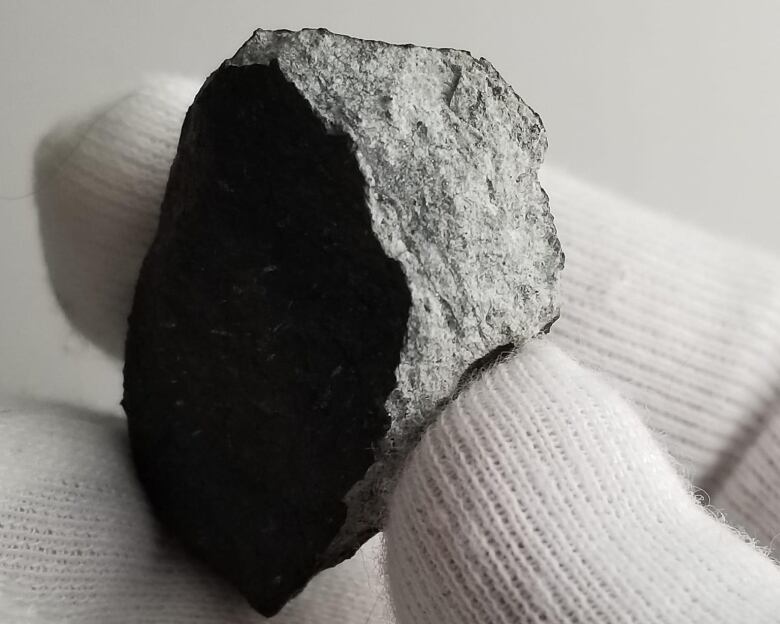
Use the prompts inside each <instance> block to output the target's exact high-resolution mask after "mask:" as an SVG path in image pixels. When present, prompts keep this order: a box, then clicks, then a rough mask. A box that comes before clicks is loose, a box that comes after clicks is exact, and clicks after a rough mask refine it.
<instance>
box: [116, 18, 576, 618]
mask: <svg viewBox="0 0 780 624" xmlns="http://www.w3.org/2000/svg"><path fill="white" fill-rule="evenodd" d="M545 148H546V138H545V133H544V128H543V126H542V123H541V120H540V119H539V117H538V116H537V115H536V113H534V112H533V111H532V110H531V109H530V108H529V107H528V106H527V105H526V104H525V103H524V102H523V101H522V100H521V99H520V98H519V97H518V96H517V95H516V94H515V92H514V91H513V90H512V88H511V87H510V86H509V85H508V84H507V83H506V82H505V81H504V80H503V79H502V78H501V77H500V76H499V75H498V73H497V72H496V70H495V69H494V68H493V66H492V65H491V64H490V63H489V62H487V61H486V60H485V59H475V58H474V57H472V56H471V55H470V54H469V53H468V52H464V51H460V50H451V49H441V50H439V49H431V48H424V47H416V46H410V45H404V46H401V45H390V44H387V43H383V42H379V41H363V40H360V39H354V38H351V37H346V36H342V35H336V34H333V33H330V32H328V31H326V30H302V31H300V32H290V31H264V30H258V31H257V32H255V33H254V35H253V36H252V37H251V39H249V41H247V42H246V44H244V46H243V47H242V48H241V49H240V50H239V51H238V53H237V54H236V55H235V56H234V57H233V58H232V59H230V60H228V61H226V62H225V63H223V65H222V66H221V67H220V68H219V69H218V70H216V71H215V72H214V73H213V74H212V75H211V76H210V77H209V78H208V80H207V81H206V82H205V84H204V85H203V87H202V88H201V90H200V92H199V94H198V95H197V97H196V99H195V101H194V103H193V105H192V107H191V108H190V110H189V112H188V114H187V118H186V120H185V122H184V127H183V129H182V133H181V138H180V141H179V149H178V154H177V156H176V159H175V162H174V163H173V165H172V167H171V173H170V179H169V181H168V187H167V190H166V194H165V199H164V201H163V205H162V211H161V216H160V222H159V227H158V231H157V235H156V238H155V240H154V243H153V245H152V247H151V249H150V250H149V253H148V255H147V257H146V259H145V261H144V264H143V268H142V270H141V274H140V277H139V280H138V285H137V289H136V293H135V300H134V303H133V309H132V314H131V316H130V323H129V333H128V337H127V348H126V364H125V394H124V400H123V405H124V408H125V411H126V412H127V416H128V422H129V430H130V436H131V441H132V448H133V454H134V457H135V461H136V464H137V468H138V473H139V475H140V478H141V480H142V482H143V484H144V485H145V487H146V489H147V491H148V493H149V496H150V499H151V501H152V504H153V506H154V508H155V510H156V511H157V513H158V514H159V516H160V517H161V519H162V520H163V521H164V522H165V523H166V524H167V525H168V526H169V527H171V528H172V529H173V530H174V531H175V533H176V534H178V535H179V536H180V537H181V539H182V540H183V541H184V542H185V543H186V544H187V545H188V546H189V547H190V548H191V549H192V550H194V551H195V552H196V553H197V554H198V555H200V556H201V557H202V558H203V559H205V560H206V561H207V562H209V563H210V564H211V565H212V566H213V567H214V568H215V569H216V570H218V571H219V572H221V573H222V574H223V575H224V576H226V577H227V578H229V579H230V580H231V581H232V582H233V583H234V584H235V585H236V586H237V587H238V588H239V589H240V590H241V591H242V592H243V593H244V595H245V596H246V597H247V598H248V599H249V601H250V602H251V604H252V605H253V606H254V607H255V608H256V609H257V610H259V611H260V612H261V613H264V614H267V615H269V614H273V613H275V612H276V611H277V610H279V609H280V608H281V607H282V605H284V603H285V602H286V601H287V600H288V599H289V598H290V597H291V596H293V595H294V594H296V593H297V592H298V591H300V590H301V588H302V587H303V586H304V585H305V584H306V582H307V581H308V580H309V579H310V578H311V577H312V576H313V575H314V574H315V573H316V572H317V571H319V570H321V569H323V568H326V567H328V566H332V565H334V564H336V563H338V562H339V561H341V560H343V559H344V558H346V557H349V556H351V555H352V554H354V552H355V551H356V550H357V549H358V548H359V546H360V545H361V544H362V543H363V542H364V541H365V540H367V539H368V538H369V537H370V536H371V535H372V534H374V533H375V532H376V531H378V530H380V529H381V527H382V520H383V514H384V511H385V502H386V499H387V495H388V493H389V491H390V490H391V488H392V485H393V481H394V478H395V477H396V475H397V473H398V469H399V467H400V465H401V463H402V461H403V459H404V457H405V456H406V455H407V454H408V453H409V451H410V450H411V449H412V448H413V447H414V445H415V443H416V442H417V440H418V439H419V438H420V436H421V435H422V433H423V432H424V430H425V428H426V426H427V425H428V424H430V423H431V421H432V420H433V419H434V418H435V417H436V415H437V413H439V412H440V410H441V407H442V406H443V405H444V404H446V402H447V400H448V399H449V398H451V397H452V396H453V394H454V393H456V392H457V391H458V389H459V388H460V384H461V383H462V382H463V380H466V379H468V378H470V377H471V376H472V375H473V373H474V370H475V369H478V368H480V367H481V366H482V365H484V364H486V363H487V362H489V360H491V359H492V358H494V357H495V356H497V355H499V354H502V353H506V352H509V351H511V350H512V349H514V348H515V347H517V346H519V345H521V344H522V343H523V342H524V341H525V340H527V339H529V338H531V337H533V336H535V335H536V334H538V333H539V332H540V331H544V330H545V328H547V327H548V326H549V324H550V323H551V322H552V321H553V320H554V319H555V318H556V317H557V313H558V308H557V295H556V292H557V287H556V284H557V276H558V272H559V269H560V268H561V266H562V263H563V255H562V253H561V250H560V245H559V243H558V240H557V238H556V235H555V228H554V226H553V221H552V217H551V215H550V212H549V210H548V207H547V197H546V195H545V193H544V191H543V190H542V188H541V187H540V185H539V181H538V179H537V169H538V167H539V165H540V163H541V161H542V157H543V154H544V150H545Z"/></svg>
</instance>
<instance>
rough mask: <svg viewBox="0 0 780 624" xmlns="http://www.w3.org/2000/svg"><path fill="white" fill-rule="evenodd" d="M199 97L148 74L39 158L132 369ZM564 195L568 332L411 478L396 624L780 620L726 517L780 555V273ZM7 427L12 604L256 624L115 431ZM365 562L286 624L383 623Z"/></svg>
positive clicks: (443, 424)
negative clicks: (140, 274)
mask: <svg viewBox="0 0 780 624" xmlns="http://www.w3.org/2000/svg"><path fill="white" fill-rule="evenodd" d="M195 90H196V85H195V84H194V83H192V82H189V81H183V80H178V79H177V80H162V81H158V82H155V83H151V84H149V85H147V86H146V87H144V88H143V89H141V90H140V91H138V92H136V93H134V94H131V95H130V96H127V97H125V98H123V99H122V100H121V101H119V102H117V103H115V104H114V105H112V106H110V107H108V108H106V109H104V110H103V111H102V112H101V113H100V114H99V115H97V116H95V117H93V118H91V119H89V120H87V121H86V122H83V123H80V124H77V125H76V126H70V127H65V126H63V127H60V128H59V129H58V130H57V131H56V132H55V133H53V134H51V135H49V136H48V137H47V138H46V139H45V140H44V141H43V142H42V144H41V147H40V149H39V152H38V159H37V166H36V174H37V180H36V188H37V189H38V193H37V198H38V202H39V207H40V222H41V232H42V235H43V242H44V249H45V252H46V259H47V263H48V266H49V272H50V277H51V280H52V285H53V287H54V290H55V292H57V294H58V298H59V300H60V301H61V303H62V304H63V308H64V309H65V311H66V312H67V313H68V315H69V318H70V319H71V320H72V321H73V323H74V325H75V326H76V327H77V328H79V329H80V330H81V331H82V332H83V333H84V334H85V335H87V336H88V337H90V338H91V339H92V340H93V341H95V342H96V343H97V344H99V345H101V346H102V347H103V348H104V349H105V350H107V351H109V352H111V353H114V354H119V353H121V346H122V344H123V340H124V332H125V329H126V328H125V318H126V314H127V310H128V306H129V301H130V299H131V297H132V286H133V284H134V281H135V276H136V275H137V271H138V266H139V265H140V262H141V260H142V258H143V255H144V253H145V251H146V246H147V245H148V241H149V240H150V238H151V236H152V235H153V232H154V228H155V225H156V215H157V211H158V209H159V203H160V200H161V196H162V191H163V189H164V186H165V181H166V179H167V169H168V166H169V164H170V161H171V159H172V157H173V153H174V151H175V145H176V141H177V138H178V131H179V127H180V123H181V120H182V119H183V116H184V112H185V110H186V107H187V105H188V103H189V101H191V98H192V96H193V94H194V92H195ZM542 182H543V184H544V186H545V188H546V190H547V191H548V193H549V194H550V204H551V206H552V209H553V212H554V214H555V215H556V224H557V226H558V228H559V234H560V238H561V241H562V244H563V247H564V249H565V251H566V254H567V265H566V269H565V271H564V273H563V282H562V285H563V305H562V318H561V319H560V320H559V321H558V322H557V323H556V324H555V325H554V327H553V329H552V332H551V335H550V336H549V337H548V338H547V339H545V340H544V341H540V342H537V343H533V344H531V345H529V347H528V348H527V349H526V350H524V351H523V352H522V353H520V354H519V355H518V356H517V357H515V358H514V359H512V360H511V361H509V362H506V363H504V364H502V365H501V366H499V367H496V368H495V369H493V370H491V371H490V372H489V373H488V374H487V375H486V376H485V377H483V378H482V379H481V380H480V381H477V382H476V383H475V384H473V385H472V386H471V387H470V388H469V390H468V391H467V392H466V393H464V394H463V395H462V396H461V397H460V398H459V399H458V401H457V402H456V403H454V404H453V405H451V406H450V407H449V408H448V409H447V410H446V411H445V413H444V414H443V415H442V418H441V420H440V421H439V423H438V424H437V425H436V426H435V427H434V428H432V429H431V430H430V431H429V433H428V434H427V435H426V436H425V437H424V438H423V440H422V441H421V443H420V445H419V447H418V448H417V450H416V451H415V453H414V455H413V456H412V458H411V460H410V462H409V464H408V465H407V466H406V468H405V470H404V472H403V474H402V477H401V481H400V483H399V486H398V490H397V491H396V493H395V496H394V497H393V499H392V500H391V517H390V526H389V528H388V532H387V537H386V553H385V558H386V568H387V571H388V579H389V584H390V587H391V589H392V595H393V599H394V600H393V607H394V609H395V611H396V614H397V619H398V621H399V622H404V623H406V622H437V623H439V622H446V623H450V622H452V623H458V622H491V623H492V622H541V621H546V622H562V623H566V624H568V623H573V622H578V623H584V624H588V623H590V622H604V623H606V624H612V623H613V622H621V623H623V622H675V623H676V622H683V621H684V622H702V623H705V622H706V623H711V622H715V623H717V622H727V621H728V622H746V623H747V622H750V623H751V624H752V623H758V624H762V623H764V622H780V615H778V614H780V605H778V602H777V600H778V594H779V593H780V583H778V579H777V576H778V573H777V569H776V567H775V566H774V564H773V563H772V561H771V560H770V559H769V558H767V557H766V556H764V555H763V554H762V552H761V551H760V550H759V549H757V548H756V547H754V546H753V545H750V544H748V543H746V541H745V540H746V539H748V538H746V537H742V536H741V535H742V534H737V533H735V532H734V531H733V530H732V529H730V528H729V527H728V525H726V524H724V523H723V521H722V519H721V517H720V514H721V512H723V513H725V515H726V518H727V519H728V520H729V521H730V522H731V523H732V524H735V525H738V526H740V527H742V528H744V529H745V531H746V532H747V535H749V536H750V537H752V538H755V539H757V540H759V543H760V545H761V547H763V548H769V547H770V546H771V545H773V540H774V543H776V542H777V540H775V539H774V538H775V537H776V536H777V535H778V533H780V522H779V520H780V488H779V487H778V483H780V468H779V466H780V462H778V461H777V459H776V458H777V457H778V456H780V453H779V452H778V451H780V430H779V427H780V424H778V423H780V410H779V409H778V407H780V406H778V403H777V396H778V381H780V374H779V373H780V293H779V292H778V287H779V285H780V268H778V263H777V261H776V260H775V259H774V258H772V257H770V256H768V255H766V254H762V253H760V252H756V251H754V250H749V249H746V248H744V247H742V246H739V245H735V244H732V243H728V242H726V241H722V240H720V239H718V238H717V237H714V236H711V235H708V234H703V233H701V232H699V231H698V230H696V229H694V228H691V227H689V226H685V225H681V224H679V223H678V222H676V221H674V220H673V219H670V218H666V217H661V216H659V215H657V214H655V213H653V212H650V211H647V210H645V209H643V208H641V207H638V206H636V205H634V204H632V203H631V202H628V201H626V200H624V199H622V198H619V197H615V196H612V195H611V194H609V193H606V192H604V191H602V190H599V189H594V188H592V187H590V186H587V185H585V184H583V183H581V182H579V181H576V180H575V179H573V178H572V177H570V176H568V175H566V174H562V173H560V172H555V171H552V170H550V168H549V167H547V166H545V168H544V169H543V171H542ZM567 353H568V354H567ZM569 354H570V355H569ZM572 356H573V357H572ZM575 358H576V359H577V360H579V362H580V364H578V363H577V362H576V361H575ZM593 371H597V373H596V374H594V372H593ZM74 423H75V424H74ZM84 423H87V424H84ZM0 426H2V427H3V429H2V431H3V435H2V436H0V446H2V448H0V464H2V465H0V525H2V526H1V527H0V614H9V613H14V616H13V617H14V618H17V619H12V620H11V621H20V622H26V621H36V622H37V621H65V622H91V621H96V622H97V621H101V622H102V621H105V622H140V621H143V622H154V621H158V620H159V621H166V622H179V621H182V622H183V621H198V619H197V617H206V616H199V615H198V613H199V611H198V609H200V608H201V607H202V613H204V614H219V616H215V617H216V618H217V621H223V620H224V619H227V620H228V621H242V620H241V619H240V618H241V617H244V611H242V610H241V607H238V606H236V605H235V604H234V602H233V598H234V597H233V595H232V592H231V591H230V590H229V589H225V588H224V586H222V585H221V584H220V583H219V581H216V580H214V579H211V578H210V576H208V572H206V571H204V570H202V569H200V568H198V567H197V566H194V564H193V563H192V562H191V561H190V560H189V559H188V558H186V557H185V556H184V555H182V554H181V553H180V552H179V550H178V549H177V547H176V546H175V544H171V543H169V542H167V541H165V540H166V538H164V537H162V536H161V534H160V532H159V528H158V527H157V526H156V524H154V523H153V522H152V521H151V520H149V518H148V515H147V511H146V508H145V503H144V502H143V496H142V494H141V492H140V491H139V490H138V489H137V486H136V485H135V483H134V481H133V477H132V474H131V471H130V470H129V467H128V465H127V458H126V449H125V447H124V444H125V443H124V442H123V441H122V440H121V435H122V434H121V430H119V429H112V427H115V426H116V425H115V424H114V425H106V424H104V423H103V422H102V420H100V418H99V417H97V416H95V417H92V416H90V417H88V418H87V419H86V421H83V422H82V420H81V417H80V416H78V415H75V420H74V415H73V414H72V413H71V412H68V414H63V413H60V412H59V411H58V410H51V409H49V408H42V407H40V406H33V407H31V406H27V407H25V408H23V409H17V408H9V411H8V412H7V413H5V414H0ZM93 429H94V430H95V431H97V433H95V431H93ZM104 429H105V430H106V431H108V433H101V432H103V431H104ZM90 431H92V433H90ZM667 450H668V452H670V453H671V458H670V456H669V454H668V453H667ZM8 466H12V468H8ZM689 478H690V479H692V480H693V483H694V484H695V485H697V486H702V485H703V486H704V487H706V489H707V493H706V494H704V493H702V492H701V491H700V490H697V489H694V488H692V487H691V486H690V485H688V481H687V480H688V479H689ZM67 484H70V485H67ZM73 484H77V485H73ZM84 493H87V494H88V496H87V497H86V498H83V496H84V495H85V494H84ZM709 497H711V499H712V506H711V507H704V506H703V504H706V503H707V502H708V501H709ZM30 501H32V504H31V502H30ZM63 501H65V502H63ZM90 509H94V510H96V511H95V512H94V513H91V512H90V511H89V510H90ZM8 510H10V511H8ZM19 510H21V511H19ZM3 513H5V515H4V516H3V515H2V514H3ZM72 518H76V519H78V521H77V522H75V524H74V523H73V522H72ZM74 526H77V527H81V528H80V529H79V530H81V531H82V535H86V536H88V540H87V541H88V542H89V544H90V549H91V551H92V553H91V554H90V555H89V556H88V557H87V556H85V555H84V552H85V551H84V549H83V548H80V547H71V546H68V544H72V543H73V542H72V540H73V539H74V538H73V534H72V531H73V527H74ZM79 544H80V545H81V544H82V543H81V542H80V543H79ZM63 545H66V548H65V550H66V551H67V553H68V554H67V556H65V555H63V552H64V551H63ZM372 552H373V551H371V552H369V553H368V556H370V555H371V553H372ZM367 561H369V559H363V558H361V559H360V560H359V561H358V563H357V567H355V564H354V561H353V562H350V564H348V566H349V565H352V566H353V567H348V566H345V567H339V568H337V569H336V570H334V571H332V573H333V575H332V576H327V575H326V576H324V577H320V578H318V580H316V581H315V583H314V584H313V585H312V586H310V587H309V588H308V589H307V590H306V591H305V592H304V594H303V595H302V596H301V597H300V598H299V599H298V601H297V602H296V603H294V604H293V605H291V607H290V608H291V609H297V610H295V611H294V614H291V615H288V616H287V617H289V618H290V619H289V620H288V621H290V622H293V621H295V622H310V621H311V622H321V623H327V622H337V621H343V622H353V621H354V622H362V621H368V622H374V621H377V622H379V621H386V620H385V619H384V618H389V617H390V616H389V615H387V613H386V612H385V611H384V610H385V609H387V604H386V602H385V598H384V593H383V591H382V579H381V578H379V577H378V575H377V572H376V569H377V567H375V566H373V565H371V564H368V563H366V562H367ZM95 562H99V564H97V563H95ZM193 566H194V567H193ZM355 570H358V572H355ZM340 575H343V576H340ZM323 578H324V579H325V580H321V579H323ZM53 579H54V580H53ZM321 583H325V585H326V587H327V588H328V589H320V584H321ZM63 588H65V589H63ZM223 592H224V593H223ZM190 601H191V602H192V605H196V606H195V607H192V608H190V607H187V606H182V605H187V604H188V603H189V602H190ZM296 604H297V605H298V607H296V606H295V605H296ZM177 605H178V606H177ZM33 611H35V612H36V613H37V614H38V615H35V616H32V615H30V618H33V619H30V620H25V619H23V618H22V615H20V614H30V613H32V612H33ZM158 611H159V613H160V615H159V616H157V615H156V613H157V612H158ZM223 614H229V615H224V616H223ZM234 614H235V615H234ZM25 617H26V615H25ZM40 617H43V618H44V619H39V618H40ZM155 617H158V620H155V619H154V618H155ZM175 617H179V618H180V619H175ZM246 617H251V616H249V615H247V616H246ZM280 617H284V615H283V616H280ZM544 617H546V618H547V619H546V620H545V619H544ZM10 618H11V616H10V615H7V616H6V619H10ZM90 618H92V619H90ZM100 618H102V619H100ZM134 618H135V619H134ZM162 618H168V619H162ZM187 618H190V619H187ZM220 618H222V619H220ZM231 618H233V619H231ZM339 618H340V619H339ZM280 621H284V620H283V619H282V620H280Z"/></svg>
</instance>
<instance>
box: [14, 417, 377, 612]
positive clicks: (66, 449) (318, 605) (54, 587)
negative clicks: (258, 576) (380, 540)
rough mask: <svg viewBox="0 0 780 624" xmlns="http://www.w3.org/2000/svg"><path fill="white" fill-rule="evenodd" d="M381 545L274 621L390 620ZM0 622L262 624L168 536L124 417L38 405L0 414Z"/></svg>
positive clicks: (323, 579) (318, 582)
mask: <svg viewBox="0 0 780 624" xmlns="http://www.w3.org/2000/svg"><path fill="white" fill-rule="evenodd" d="M375 546H376V543H374V544H373V545H370V546H369V548H368V549H366V550H364V551H361V553H359V554H358V555H357V556H356V557H355V558H353V559H352V560H350V561H349V562H346V563H345V564H344V565H342V566H339V567H338V568H335V569H332V570H329V571H327V572H326V573H324V574H322V575H320V576H318V577H317V578H316V579H315V580H314V581H313V582H312V583H311V584H310V585H309V587H307V588H306V590H304V592H303V593H302V594H301V595H300V596H298V597H297V598H296V599H295V600H294V601H293V602H291V603H290V604H288V605H287V606H286V607H285V609H284V610H283V611H282V612H281V613H280V614H279V615H278V616H277V618H276V619H275V620H274V621H275V622H282V623H289V624H298V623H315V622H316V623H317V624H328V623H332V624H337V623H338V624H342V623H346V624H358V623H359V624H365V623H366V622H370V623H387V622H389V621H390V620H389V614H388V612H387V608H386V604H387V603H386V602H385V600H384V594H383V586H382V583H381V582H380V577H379V576H378V575H377V573H376V568H377V567H378V566H376V565H375V563H374V561H373V560H372V557H373V552H374V550H375ZM0 620H2V621H3V622H43V623H49V622H51V623H53V622H57V623H58V624H59V623H68V624H69V623H71V622H72V623H78V624H179V623H185V622H186V623H188V624H189V623H194V622H204V623H205V622H208V623H209V624H211V623H213V622H230V623H231V624H232V623H236V624H239V623H243V622H247V623H248V622H261V621H264V619H263V618H262V617H260V616H259V615H257V614H256V613H254V612H253V611H251V610H250V608H249V607H248V606H247V604H246V602H245V600H244V599H243V598H242V597H241V596H239V595H238V594H237V593H236V592H234V591H233V590H232V589H231V588H230V587H227V586H226V585H225V584H224V583H223V582H222V581H220V579H218V578H216V577H214V576H213V575H212V574H211V573H210V572H209V571H208V570H207V569H205V567H203V566H202V565H200V564H199V563H197V562H195V561H193V560H192V559H191V558H190V557H189V556H187V555H186V554H185V553H184V552H183V551H182V550H181V549H180V548H179V547H178V546H177V544H176V543H175V541H174V539H172V538H171V537H169V536H167V535H166V534H165V533H164V532H162V531H161V530H160V528H159V527H158V525H157V523H156V522H155V521H154V519H153V518H152V516H151V514H150V512H149V510H148V507H147V504H146V500H145V497H144V494H143V492H142V491H141V489H140V487H139V486H138V485H137V482H136V479H135V475H134V474H133V470H132V466H131V461H130V457H129V448H128V442H127V435H126V432H125V426H124V423H123V422H122V421H121V420H120V419H118V418H107V417H105V416H103V415H98V414H90V413H87V412H84V411H75V410H72V409H69V408H63V407H52V406H40V405H28V406H27V407H26V408H25V409H14V410H4V411H3V413H0Z"/></svg>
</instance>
